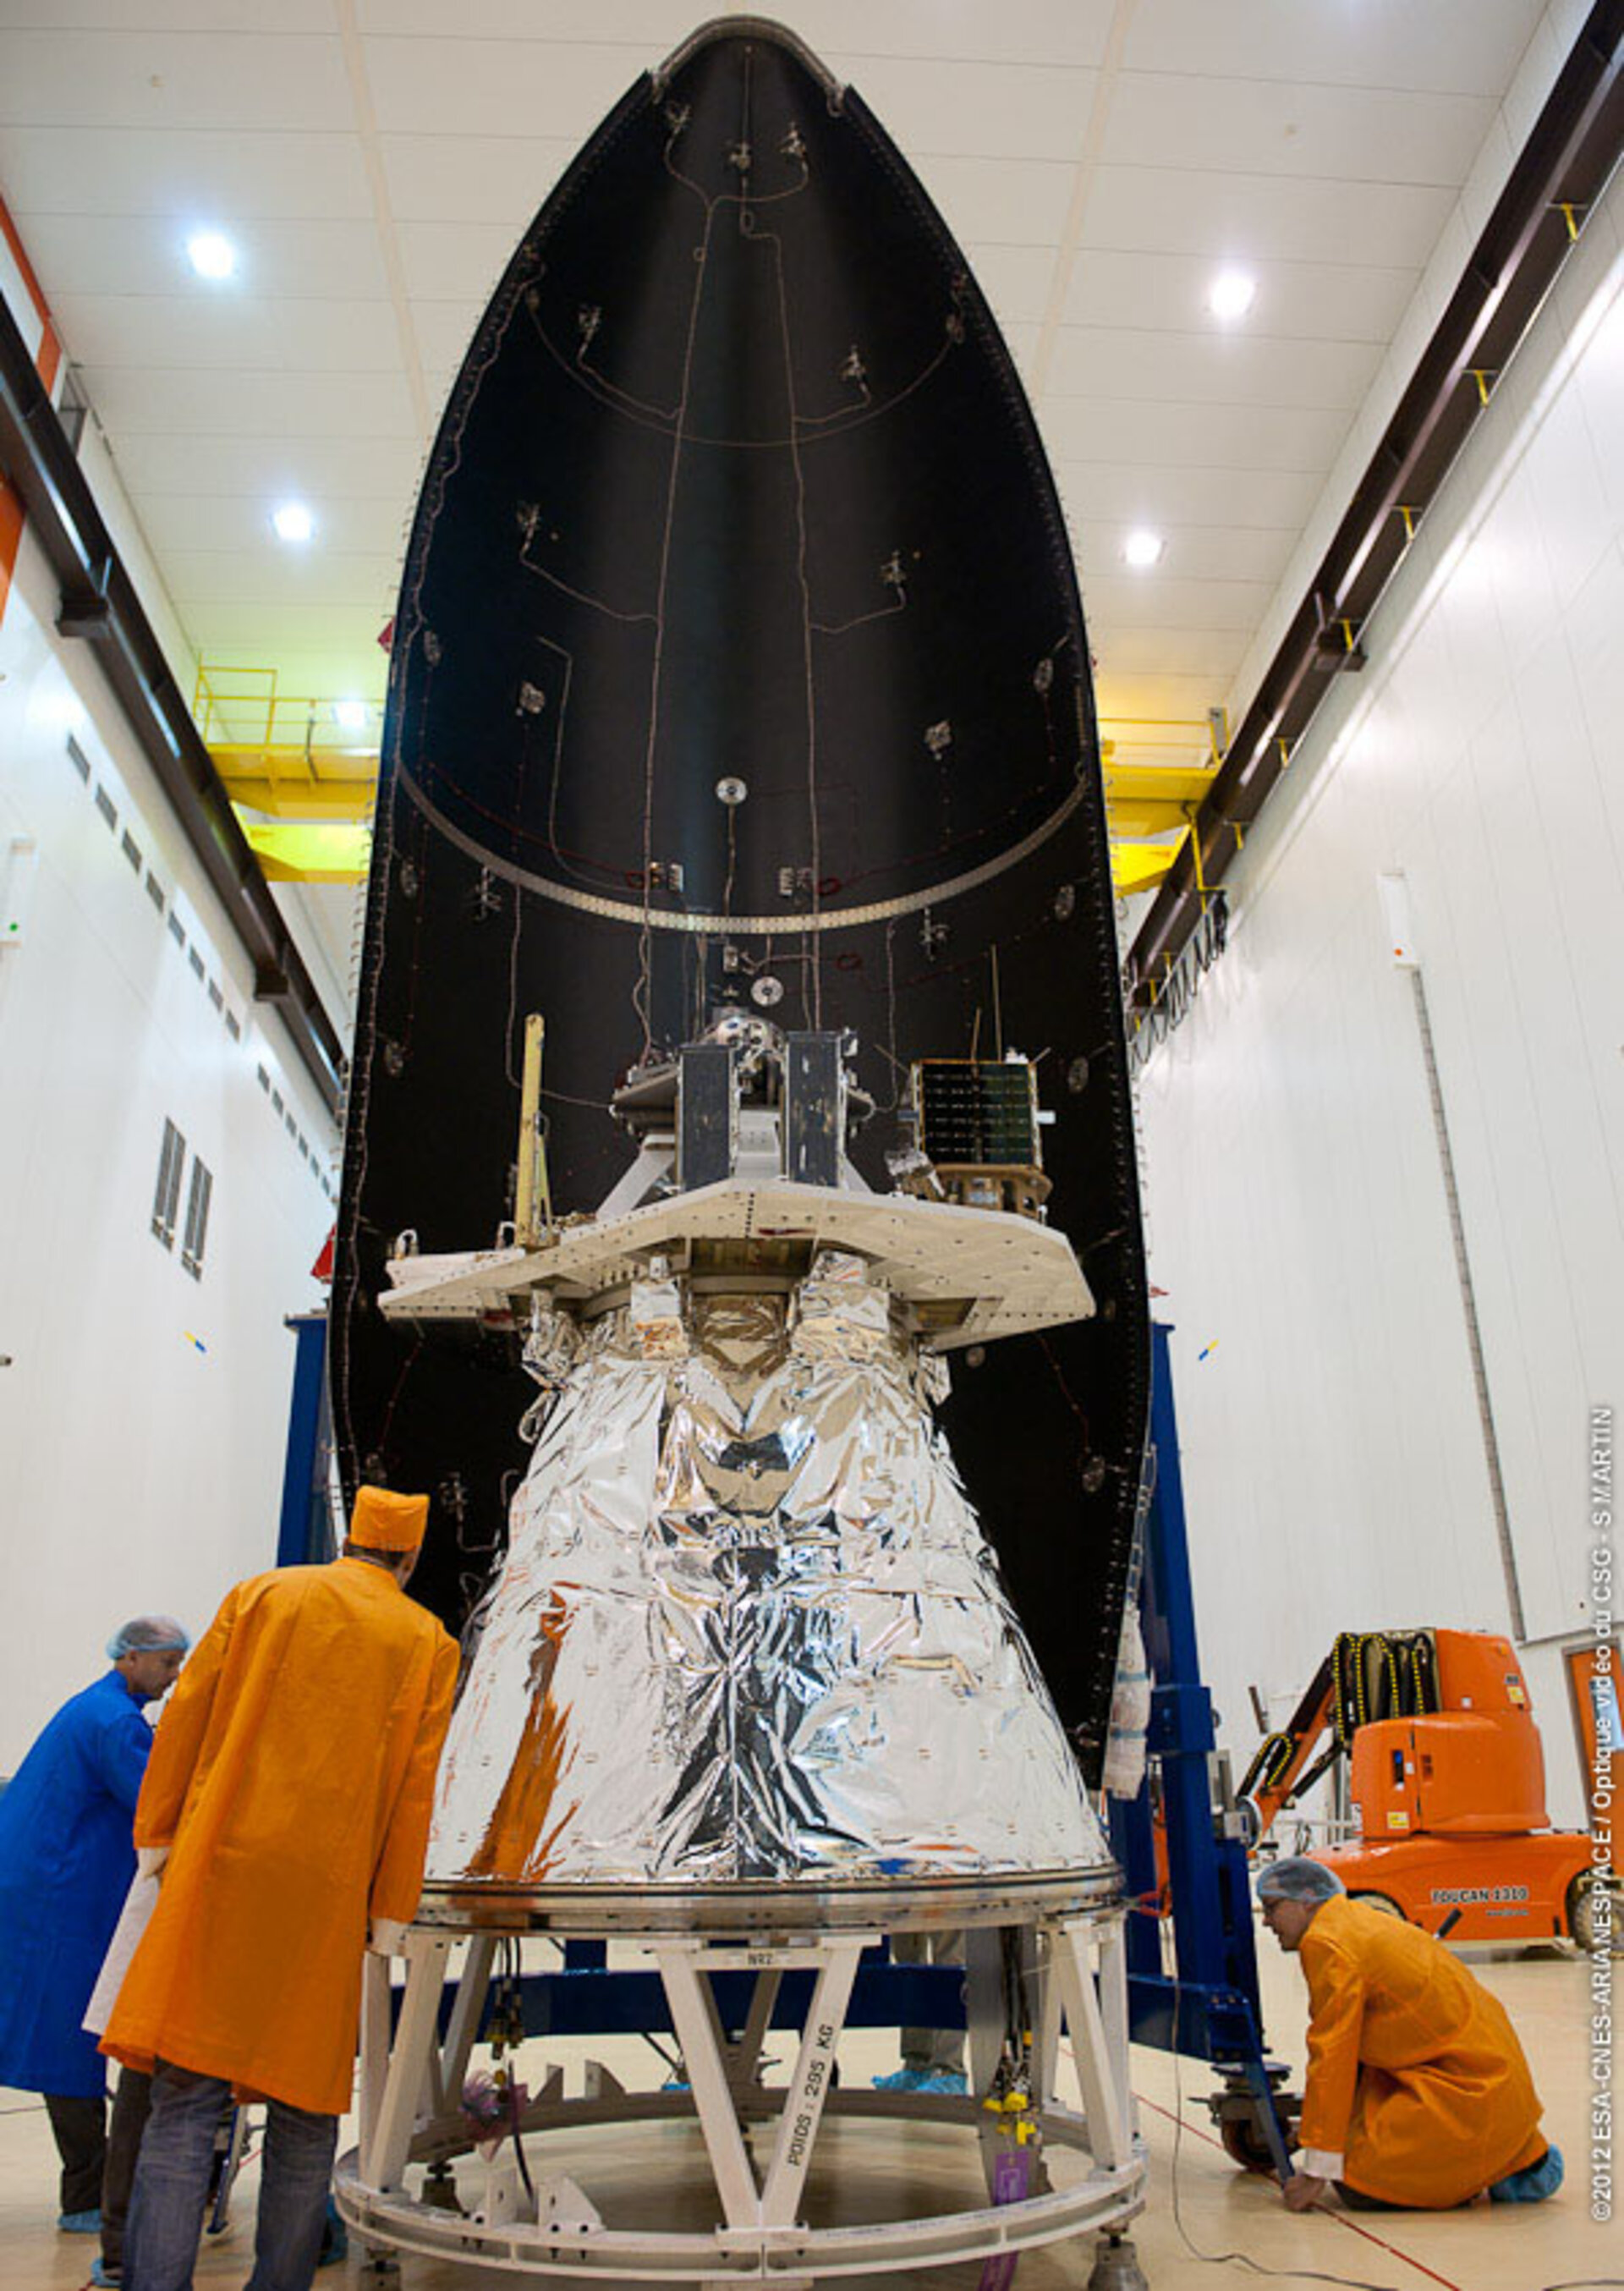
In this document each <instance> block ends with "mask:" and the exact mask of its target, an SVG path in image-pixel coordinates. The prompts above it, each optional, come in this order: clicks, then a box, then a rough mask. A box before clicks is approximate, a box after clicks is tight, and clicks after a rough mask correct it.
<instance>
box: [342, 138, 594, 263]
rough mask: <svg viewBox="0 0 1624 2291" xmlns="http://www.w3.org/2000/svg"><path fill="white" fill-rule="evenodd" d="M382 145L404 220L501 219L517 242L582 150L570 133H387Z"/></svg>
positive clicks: (393, 203)
mask: <svg viewBox="0 0 1624 2291" xmlns="http://www.w3.org/2000/svg"><path fill="white" fill-rule="evenodd" d="M591 124H592V125H596V124H597V123H596V121H594V122H592V123H591ZM379 145H380V148H381V149H382V155H383V170H384V174H385V177H386V178H387V181H388V185H389V197H390V210H391V213H393V214H394V215H395V216H396V217H398V219H399V221H402V222H404V223H413V222H438V223H462V222H471V223H501V224H502V225H504V226H505V228H506V229H508V231H509V232H510V233H511V237H512V241H513V244H514V245H517V244H518V242H519V237H520V234H521V233H522V232H523V231H524V230H525V229H526V228H527V225H528V223H529V221H530V218H531V216H532V215H533V214H535V211H536V209H537V208H538V207H539V206H540V205H541V204H542V201H543V199H544V198H545V197H546V196H547V194H548V192H549V191H550V190H551V189H552V187H553V185H554V183H555V182H556V181H558V179H559V175H560V174H561V173H563V171H564V169H565V168H566V167H567V165H569V162H570V160H571V159H572V158H573V157H575V145H574V144H573V143H571V142H569V141H553V142H547V141H544V140H543V139H541V138H539V137H538V138H534V139H533V138H530V137H527V136H513V135H509V136H485V137H481V136H473V135H384V136H381V137H380V138H379Z"/></svg>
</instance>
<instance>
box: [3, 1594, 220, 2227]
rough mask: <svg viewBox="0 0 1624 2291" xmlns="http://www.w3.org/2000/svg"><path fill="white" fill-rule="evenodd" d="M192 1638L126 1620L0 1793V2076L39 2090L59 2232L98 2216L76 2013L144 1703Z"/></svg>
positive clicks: (91, 2043)
mask: <svg viewBox="0 0 1624 2291" xmlns="http://www.w3.org/2000/svg"><path fill="white" fill-rule="evenodd" d="M189 1644H190V1641H189V1639H188V1637H187V1636H186V1633H185V1631H184V1630H183V1629H182V1628H181V1625H180V1624H179V1623H177V1622H175V1621H174V1620H173V1619H172V1618H171V1617H170V1616H167V1615H143V1616H141V1617H140V1618H139V1619H138V1620H136V1621H134V1622H132V1623H126V1624H125V1627H124V1628H123V1629H122V1630H121V1631H118V1632H117V1633H116V1634H115V1635H114V1636H113V1637H112V1638H111V1639H110V1640H109V1642H108V1655H109V1660H111V1662H112V1665H113V1668H111V1670H109V1672H108V1673H107V1675H106V1676H105V1677H103V1678H99V1679H98V1680H97V1681H96V1684H94V1685H93V1686H87V1687H86V1688H85V1689H84V1692H83V1693H82V1694H76V1695H75V1696H74V1697H73V1700H71V1701H70V1702H65V1703H64V1704H63V1705H62V1708H60V1710H59V1711H58V1712H57V1714H56V1716H55V1717H54V1718H53V1719H52V1721H51V1723H50V1724H49V1725H48V1726H47V1727H46V1728H45V1730H44V1733H43V1734H41V1736H40V1737H39V1740H37V1741H36V1743H35V1745H34V1747H33V1748H32V1749H31V1750H30V1751H29V1752H28V1756H27V1757H26V1758H25V1759H24V1760H23V1762H22V1764H21V1765H20V1768H19V1769H18V1772H17V1774H16V1776H15V1778H14V1780H13V1781H12V1783H11V1785H10V1787H9V1788H8V1789H6V1791H5V1793H4V1797H0V2084H4V2085H12V2086H16V2087H17V2088H18V2089H19V2090H20V2091H23V2092H37V2093H43V2094H44V2101H45V2107H46V2109H47V2110H48V2111H49V2114H50V2118H51V2129H52V2132H53V2133H54V2134H55V2135H56V2144H57V2151H58V2153H59V2154H60V2157H61V2159H62V2181H61V2216H60V2220H59V2222H58V2225H59V2226H60V2227H62V2228H65V2229H67V2230H68V2232H69V2233H74V2234H94V2233H95V2231H96V2230H97V2228H98V2226H99V2225H100V2217H99V2214H100V2202H101V2167H102V2163H103V2159H104V2158H105V2155H106V2148H107V2129H106V2126H107V2062H106V2061H105V2060H104V2059H103V2057H102V2055H101V2054H100V2050H99V2049H98V2047H97V2043H96V2039H95V2038H94V2037H92V2036H88V2035H87V2034H86V2033H85V2031H84V2030H83V2029H82V2028H81V2027H80V2025H79V2023H80V2022H81V2021H82V2020H83V2018H84V2008H85V2006H87V2005H88V2003H89V2002H90V1993H91V1990H92V1988H93V1987H94V1985H95V1980H96V1975H97V1973H99V1972H100V1969H101V1960H102V1958H103V1957H105V1956H106V1955H107V1949H108V1943H109V1941H110V1940H111V1939H112V1934H113V1927H114V1925H116V1924H117V1921H118V1913H119V1910H120V1909H122V1908H123V1907H124V1898H125V1893H127V1892H128V1891H129V1888H130V1881H131V1879H132V1878H133V1877H134V1875H135V1848H134V1845H133V1843H132V1841H131V1835H130V1829H131V1822H132V1821H133V1816H134V1813H135V1801H136V1798H137V1797H139V1795H140V1793H141V1776H142V1775H143V1774H144V1773H146V1770H147V1754H148V1752H149V1749H150V1748H151V1747H152V1729H151V1727H150V1726H149V1724H148V1723H147V1721H146V1719H145V1718H144V1717H143V1716H141V1706H142V1705H143V1704H144V1703H147V1702H151V1701H155V1700H157V1698H158V1697H159V1696H160V1695H163V1694H165V1693H167V1692H168V1690H169V1688H170V1687H171V1686H172V1685H173V1683H174V1679H175V1676H176V1674H177V1672H178V1671H179V1670H180V1668H181V1662H182V1660H183V1659H184V1657H185V1654H186V1650H187V1648H188V1646H189Z"/></svg>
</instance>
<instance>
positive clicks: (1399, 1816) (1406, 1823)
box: [1387, 1808, 1410, 1829]
mask: <svg viewBox="0 0 1624 2291" xmlns="http://www.w3.org/2000/svg"><path fill="white" fill-rule="evenodd" d="M1409 1827H1410V1816H1409V1815H1408V1814H1407V1813H1404V1812H1403V1810H1402V1808H1401V1809H1400V1811H1399V1812H1397V1813H1390V1814H1389V1815H1388V1816H1387V1828H1388V1829H1409Z"/></svg>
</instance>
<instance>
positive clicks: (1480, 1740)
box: [1237, 1629, 1616, 1950]
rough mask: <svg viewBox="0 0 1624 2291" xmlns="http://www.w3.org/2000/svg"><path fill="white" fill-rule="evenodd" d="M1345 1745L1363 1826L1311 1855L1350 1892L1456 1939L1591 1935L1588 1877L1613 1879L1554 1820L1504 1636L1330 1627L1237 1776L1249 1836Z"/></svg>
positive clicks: (1540, 1754)
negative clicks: (1330, 1640)
mask: <svg viewBox="0 0 1624 2291" xmlns="http://www.w3.org/2000/svg"><path fill="white" fill-rule="evenodd" d="M1327 1733H1329V1734H1330V1736H1331V1741H1330V1744H1329V1746H1328V1747H1327V1748H1324V1749H1323V1751H1322V1750H1321V1749H1320V1745H1321V1743H1322V1742H1323V1740H1324V1737H1325V1736H1326V1734H1327ZM1316 1753H1318V1755H1317V1756H1316ZM1344 1756H1346V1757H1347V1758H1348V1760H1349V1762H1350V1769H1351V1771H1350V1780H1349V1796H1350V1797H1351V1798H1352V1800H1353V1803H1354V1805H1355V1808H1356V1809H1357V1812H1358V1815H1359V1829H1360V1835H1359V1837H1358V1840H1357V1842H1356V1843H1355V1844H1353V1845H1339V1846H1332V1847H1330V1848H1327V1849H1324V1850H1323V1851H1321V1852H1319V1853H1316V1854H1315V1855H1314V1859H1315V1860H1316V1861H1323V1862H1324V1863H1325V1864H1326V1865H1327V1867H1328V1868H1330V1869H1334V1870H1335V1871H1336V1873H1337V1875H1338V1877H1340V1878H1341V1880H1342V1882H1343V1884H1344V1885H1346V1886H1347V1890H1348V1892H1349V1893H1352V1894H1353V1895H1355V1898H1357V1899H1360V1900H1363V1901H1368V1902H1369V1903H1370V1904H1371V1907H1372V1908H1373V1909H1387V1910H1390V1911H1392V1912H1393V1913H1394V1914H1395V1915H1396V1916H1398V1917H1407V1918H1408V1919H1409V1920H1410V1922H1411V1924H1412V1925H1424V1926H1426V1928H1427V1931H1428V1932H1430V1933H1438V1932H1440V1931H1441V1930H1442V1929H1443V1928H1445V1927H1447V1928H1448V1931H1449V1935H1450V1938H1451V1940H1452V1941H1512V1942H1515V1941H1549V1940H1551V1939H1552V1938H1556V1939H1559V1940H1564V1941H1574V1942H1576V1943H1577V1944H1578V1945H1579V1947H1580V1948H1581V1949H1587V1950H1588V1949H1592V1948H1594V1947H1595V1946H1596V1939H1597V1934H1598V1929H1599V1924H1600V1919H1599V1918H1598V1915H1597V1907H1596V1893H1597V1889H1598V1888H1599V1887H1600V1886H1601V1885H1604V1884H1608V1885H1612V1884H1614V1883H1616V1881H1615V1880H1613V1879H1612V1873H1611V1872H1609V1871H1604V1870H1601V1869H1598V1868H1597V1867H1596V1864H1595V1862H1594V1861H1593V1859H1592V1845H1591V1839H1590V1837H1589V1835H1588V1832H1587V1831H1585V1830H1580V1829H1552V1828H1551V1827H1550V1819H1549V1816H1548V1813H1547V1812H1546V1807H1545V1754H1544V1750H1543V1748H1542V1747H1541V1744H1540V1730H1539V1728H1538V1726H1537V1725H1536V1724H1534V1717H1533V1712H1532V1708H1531V1707H1530V1704H1529V1696H1528V1687H1527V1684H1526V1682H1525V1681H1524V1676H1523V1672H1522V1667H1521V1665H1520V1664H1519V1663H1518V1661H1517V1659H1516V1656H1515V1652H1513V1649H1512V1645H1511V1642H1510V1640H1509V1639H1505V1638H1499V1637H1497V1636H1495V1635H1494V1634H1493V1633H1492V1632H1489V1631H1456V1630H1443V1629H1428V1630H1412V1631H1366V1632H1355V1631H1344V1632H1342V1633H1341V1634H1339V1636H1338V1638H1337V1641H1336V1644H1334V1646H1333V1647H1332V1648H1331V1652H1330V1653H1329V1654H1328V1655H1327V1656H1326V1658H1325V1660H1324V1661H1323V1663H1322V1664H1321V1666H1320V1668H1319V1670H1318V1672H1317V1673H1316V1675H1315V1676H1314V1681H1313V1684H1311V1685H1310V1686H1309V1688H1308V1690H1307V1692H1306V1694H1305V1695H1304V1696H1303V1699H1302V1700H1301V1702H1300V1703H1299V1704H1298V1708H1297V1711H1296V1713H1295V1715H1294V1716H1293V1717H1292V1719H1291V1721H1290V1724H1289V1725H1288V1726H1286V1727H1285V1728H1284V1729H1283V1730H1282V1732H1279V1733H1275V1734H1270V1735H1269V1736H1268V1737H1267V1738H1266V1740H1265V1741H1264V1742H1263V1743H1262V1745H1261V1746H1260V1747H1259V1748H1258V1753H1257V1756H1255V1757H1254V1758H1253V1760H1252V1763H1251V1765H1250V1768H1249V1770H1248V1772H1247V1774H1246V1776H1245V1779H1244V1780H1243V1781H1242V1783H1241V1786H1240V1789H1239V1791H1238V1793H1237V1796H1238V1797H1240V1799H1241V1800H1242V1803H1243V1804H1244V1803H1246V1802H1250V1806H1251V1807H1252V1809H1254V1811H1255V1816H1256V1825H1257V1826H1256V1831H1255V1835H1256V1837H1259V1838H1261V1837H1265V1836H1266V1834H1267V1832H1268V1830H1269V1829H1271V1828H1272V1826H1273V1824H1274V1821H1275V1819H1276V1817H1277V1816H1278V1815H1279V1814H1281V1813H1282V1812H1284V1810H1285V1809H1286V1808H1287V1807H1288V1806H1290V1805H1291V1804H1292V1803H1293V1802H1294V1801H1295V1800H1296V1799H1298V1798H1299V1797H1302V1795H1303V1794H1304V1792H1305V1791H1306V1790H1307V1789H1309V1788H1310V1787H1311V1786H1312V1784H1313V1783H1314V1782H1315V1781H1318V1780H1319V1778H1320V1777H1321V1775H1323V1773H1326V1771H1327V1770H1328V1769H1329V1768H1330V1767H1331V1765H1333V1764H1335V1763H1336V1762H1337V1760H1338V1759H1339V1758H1341V1757H1344Z"/></svg>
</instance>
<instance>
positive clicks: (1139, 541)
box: [1122, 526, 1166, 573]
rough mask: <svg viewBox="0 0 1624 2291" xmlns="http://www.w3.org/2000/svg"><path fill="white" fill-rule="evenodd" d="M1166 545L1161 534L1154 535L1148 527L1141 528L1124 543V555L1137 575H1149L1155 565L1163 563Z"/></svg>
mask: <svg viewBox="0 0 1624 2291" xmlns="http://www.w3.org/2000/svg"><path fill="white" fill-rule="evenodd" d="M1165 545H1166V544H1165V543H1163V541H1162V535H1160V534H1159V533H1152V532H1151V531H1150V530H1149V528H1148V527H1146V526H1140V527H1138V530H1137V531H1135V532H1133V533H1130V535H1129V536H1128V538H1127V540H1126V541H1125V542H1123V543H1122V555H1123V557H1124V558H1125V559H1126V560H1127V562H1128V563H1129V564H1130V565H1131V566H1132V567H1133V568H1134V570H1135V572H1136V573H1147V572H1148V571H1149V570H1150V568H1151V567H1152V566H1153V565H1158V564H1160V563H1161V561H1162V549H1163V548H1164V547H1165Z"/></svg>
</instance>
